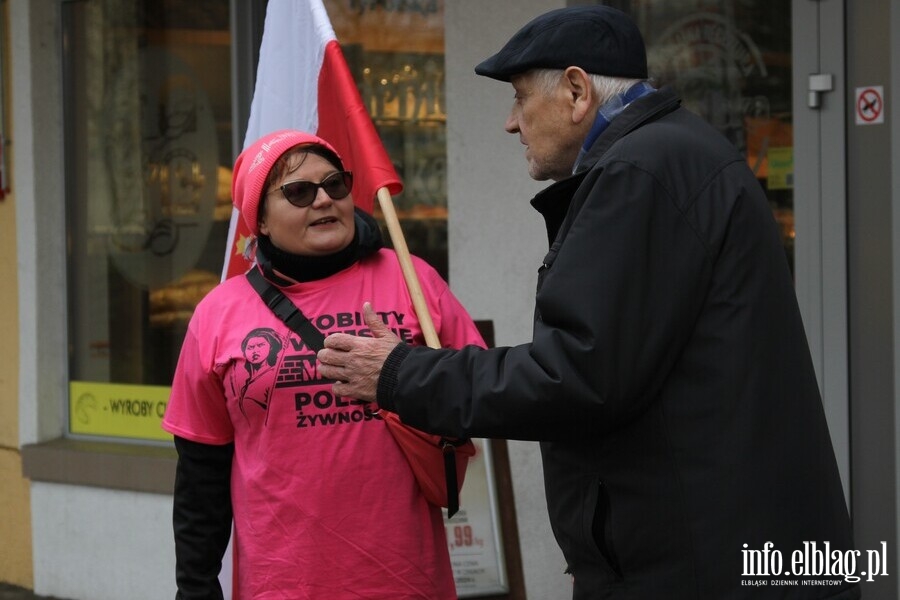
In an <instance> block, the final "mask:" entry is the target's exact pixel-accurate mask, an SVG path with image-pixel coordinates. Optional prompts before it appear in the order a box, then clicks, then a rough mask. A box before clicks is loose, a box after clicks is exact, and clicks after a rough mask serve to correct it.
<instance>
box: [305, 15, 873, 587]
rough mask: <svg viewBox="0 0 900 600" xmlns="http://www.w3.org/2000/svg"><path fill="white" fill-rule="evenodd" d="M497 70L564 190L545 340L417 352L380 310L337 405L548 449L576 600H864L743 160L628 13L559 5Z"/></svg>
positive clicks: (549, 199)
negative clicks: (343, 400)
mask: <svg viewBox="0 0 900 600" xmlns="http://www.w3.org/2000/svg"><path fill="white" fill-rule="evenodd" d="M475 72H476V73H478V74H479V75H484V76H487V77H490V78H493V79H498V80H501V81H508V82H510V83H511V84H512V86H513V88H515V102H514V104H513V108H512V112H511V114H510V116H509V119H508V120H507V122H506V126H505V127H506V130H507V131H508V132H510V133H513V134H518V136H519V139H520V140H521V142H522V143H523V144H524V145H525V147H526V148H525V157H526V159H527V161H528V171H529V174H530V175H531V177H533V178H534V179H538V180H548V179H549V180H553V181H554V183H553V184H552V185H550V186H549V187H548V188H547V189H546V190H544V191H542V192H541V193H540V194H538V195H537V196H536V197H535V198H534V199H533V200H532V205H533V206H534V207H535V208H536V209H537V210H538V212H540V213H541V214H542V216H543V217H544V220H545V221H546V225H547V232H548V235H549V239H550V248H549V252H548V253H547V255H546V256H545V258H544V260H543V264H542V265H541V266H540V270H539V274H538V289H537V294H536V298H535V301H536V310H535V320H534V337H533V340H532V342H531V343H528V344H523V345H521V346H516V347H511V348H494V349H489V350H482V349H478V348H465V349H463V350H458V351H454V350H449V349H428V348H424V347H412V346H410V345H407V344H402V343H399V340H397V338H395V337H394V336H392V335H390V334H389V333H388V332H387V331H386V330H385V329H384V327H383V326H381V324H380V323H379V322H378V321H377V319H375V318H373V317H372V312H371V307H367V308H366V310H367V313H368V314H369V315H370V325H371V327H372V330H373V334H374V337H372V338H353V337H350V336H346V335H333V336H330V337H329V338H328V340H327V341H326V349H325V350H322V351H321V352H320V354H319V359H320V361H321V363H322V365H321V369H322V370H321V372H322V374H323V375H325V376H327V377H330V378H333V379H335V380H336V381H337V382H336V383H335V384H334V391H335V392H336V393H338V394H341V395H344V396H352V397H357V398H361V399H364V400H369V401H373V402H377V404H378V405H379V406H380V407H381V408H384V409H387V410H392V411H396V412H398V413H399V414H400V416H401V418H402V419H403V420H404V421H406V422H408V423H410V424H412V425H414V426H416V427H420V428H422V429H426V430H429V431H433V432H438V433H443V434H447V435H455V436H479V437H497V438H501V437H502V438H509V439H521V440H539V441H540V442H541V450H542V456H543V463H544V478H545V488H546V494H547V504H548V508H549V512H550V515H549V516H550V522H551V524H552V526H553V531H554V533H555V535H556V539H557V541H558V543H559V545H560V547H561V548H562V550H563V553H564V555H565V558H566V560H567V562H568V572H570V573H571V574H572V576H573V578H574V598H576V599H587V598H628V599H647V600H659V599H661V598H665V599H667V600H676V599H692V600H708V599H711V598H763V597H778V598H826V597H827V598H833V599H841V600H847V599H850V598H858V597H859V588H858V586H857V585H856V584H854V583H853V580H854V578H853V577H852V576H849V575H851V574H849V573H835V572H834V571H833V570H832V571H828V573H827V574H830V575H831V576H830V577H826V576H825V575H826V572H825V571H824V570H823V569H822V566H821V565H822V563H821V562H819V563H818V565H819V566H818V567H816V566H815V565H814V564H810V562H813V561H811V560H810V558H809V557H810V556H811V554H810V552H809V551H810V550H812V551H813V553H814V552H815V551H818V552H819V555H817V556H818V557H819V558H821V556H823V555H825V554H827V555H828V556H831V557H833V556H837V555H838V554H839V555H841V556H848V554H847V553H848V552H853V550H852V540H851V531H850V524H849V518H848V515H847V509H846V506H845V503H844V496H843V494H842V490H841V484H840V480H839V477H838V472H837V467H836V463H835V459H834V453H833V450H832V447H831V441H830V438H829V434H828V428H827V425H826V421H825V416H824V412H823V409H822V405H821V399H820V396H819V392H818V387H817V384H816V379H815V375H814V372H813V367H812V362H811V360H810V354H809V349H808V346H807V342H806V337H805V333H804V330H803V325H802V323H801V320H800V313H799V310H798V307H797V302H796V297H795V294H794V289H793V285H792V281H791V275H790V272H789V269H788V265H787V261H786V259H785V255H784V250H783V248H782V246H781V242H780V238H779V235H778V233H777V229H776V226H775V222H774V219H773V217H772V214H771V211H770V209H769V207H768V203H767V201H766V197H765V195H764V194H763V191H762V189H761V188H760V186H759V183H758V182H757V181H756V179H755V178H754V176H753V174H752V173H751V171H750V170H749V168H748V167H747V164H746V161H745V160H744V158H743V157H742V156H741V155H740V154H739V153H738V152H737V150H736V149H735V148H734V147H733V146H732V145H731V144H729V142H728V141H727V140H726V139H725V138H724V137H722V136H721V135H719V133H717V132H716V131H715V130H713V129H712V128H711V127H710V126H709V125H708V124H707V123H705V122H703V121H702V120H701V119H700V118H698V117H697V116H695V115H694V114H691V113H690V112H689V111H688V110H686V109H685V108H683V107H681V106H680V102H679V99H678V98H677V97H676V96H675V94H674V93H673V92H671V91H668V90H665V89H663V90H659V91H657V90H655V89H654V88H653V87H651V86H650V85H649V84H648V82H647V77H648V75H647V65H646V53H645V48H644V43H643V40H642V39H641V35H640V33H639V31H638V30H637V28H636V26H635V25H634V23H633V22H632V21H631V20H630V19H629V18H628V17H626V16H625V15H624V14H623V13H621V12H619V11H616V10H614V9H612V8H608V7H604V6H589V7H577V8H566V9H560V10H554V11H551V12H549V13H547V14H544V15H542V16H540V17H538V18H536V19H535V20H533V21H532V22H530V23H528V24H527V25H525V27H524V28H522V29H521V30H520V31H519V32H518V33H516V34H515V35H514V36H513V37H512V39H510V40H509V42H508V43H507V44H506V45H505V46H504V47H503V48H502V49H501V50H500V51H499V52H498V53H497V54H496V55H494V56H492V57H490V58H488V59H487V60H485V61H484V62H482V63H481V64H479V65H478V66H477V67H476V68H475ZM804 552H805V554H804ZM835 553H837V554H835ZM804 557H806V558H804ZM797 558H799V561H795V560H794V559H797ZM775 559H777V561H776V560H775ZM826 562H827V560H826ZM845 564H846V563H845ZM804 568H805V570H804ZM844 570H846V569H844ZM816 571H818V572H816ZM843 575H848V576H847V577H844V576H843ZM773 576H777V577H773ZM805 576H817V577H812V578H807V577H805ZM776 579H777V580H790V579H794V580H797V581H798V586H797V587H781V586H776V584H777V583H778V582H779V581H776ZM802 579H809V580H808V581H806V582H803V581H800V580H802ZM824 579H829V580H830V581H829V582H828V585H825V584H823V580H824ZM799 584H802V585H799Z"/></svg>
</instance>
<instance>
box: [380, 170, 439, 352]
mask: <svg viewBox="0 0 900 600" xmlns="http://www.w3.org/2000/svg"><path fill="white" fill-rule="evenodd" d="M376 196H377V197H378V205H379V206H380V207H381V213H382V215H384V220H385V222H386V223H387V228H388V234H389V235H390V236H391V243H392V244H393V245H394V252H396V253H397V258H398V259H399V261H400V269H401V270H402V271H403V278H404V279H405V280H406V287H407V289H408V290H409V295H410V296H411V297H412V301H413V308H415V310H416V316H417V317H418V319H419V325H420V326H421V327H422V334H423V335H424V336H425V343H426V344H428V347H429V348H440V347H441V341H440V340H439V339H438V336H437V332H436V331H435V329H434V322H433V321H432V320H431V313H430V312H428V305H427V304H426V303H425V295H424V294H423V293H422V287H421V286H420V285H419V278H418V276H417V275H416V269H415V268H414V267H413V264H412V258H411V257H410V254H409V248H408V247H407V246H406V239H405V238H404V237H403V230H402V229H400V220H399V219H398V218H397V211H396V210H394V201H393V199H392V198H391V193H390V191H388V189H387V188H386V187H383V188H378V192H377V194H376Z"/></svg>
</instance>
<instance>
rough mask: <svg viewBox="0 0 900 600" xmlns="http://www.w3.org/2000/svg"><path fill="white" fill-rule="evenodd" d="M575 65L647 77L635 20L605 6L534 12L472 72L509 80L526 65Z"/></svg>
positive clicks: (596, 71) (591, 70)
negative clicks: (495, 51)
mask: <svg viewBox="0 0 900 600" xmlns="http://www.w3.org/2000/svg"><path fill="white" fill-rule="evenodd" d="M570 66H575V67H581V68H582V69H584V70H585V71H586V72H588V73H593V74H595V75H608V76H610V77H627V78H629V79H646V78H647V51H646V49H645V48H644V39H643V37H642V36H641V32H640V31H639V30H638V28H637V25H635V24H634V21H632V20H631V19H630V18H629V17H628V16H627V15H626V14H625V13H623V12H621V11H619V10H616V9H614V8H611V7H609V6H576V7H571V8H560V9H557V10H552V11H550V12H548V13H544V14H543V15H541V16H539V17H537V18H535V19H534V20H532V21H531V22H530V23H528V24H527V25H525V27H523V28H522V29H520V30H519V31H518V33H516V34H515V35H514V36H512V38H510V40H509V41H508V42H506V45H505V46H503V48H502V49H501V50H500V52H498V53H497V54H495V55H493V56H492V57H490V58H488V59H487V60H485V61H483V62H482V63H480V64H479V65H478V66H476V67H475V73H477V74H478V75H484V76H485V77H491V78H492V79H499V80H500V81H509V79H510V77H512V76H513V75H517V74H519V73H524V72H525V71H528V70H530V69H565V68H566V67H570Z"/></svg>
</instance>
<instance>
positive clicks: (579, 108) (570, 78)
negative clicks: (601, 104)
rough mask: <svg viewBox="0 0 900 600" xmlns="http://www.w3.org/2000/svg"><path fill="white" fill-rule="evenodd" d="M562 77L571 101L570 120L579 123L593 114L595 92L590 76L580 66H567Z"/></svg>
mask: <svg viewBox="0 0 900 600" xmlns="http://www.w3.org/2000/svg"><path fill="white" fill-rule="evenodd" d="M563 79H564V81H565V85H566V87H567V92H568V93H569V95H570V98H571V103H572V122H573V123H581V121H583V120H584V119H585V118H586V117H588V116H589V115H591V116H593V114H594V112H595V111H594V103H595V98H594V96H595V94H594V86H593V85H592V84H591V76H590V75H588V74H587V73H586V72H585V71H584V69H582V68H581V67H568V68H567V69H566V71H565V73H564V74H563Z"/></svg>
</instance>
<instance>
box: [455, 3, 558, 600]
mask: <svg viewBox="0 0 900 600" xmlns="http://www.w3.org/2000/svg"><path fill="white" fill-rule="evenodd" d="M510 6H511V3H510V2H494V3H491V2H482V1H481V0H454V1H453V2H446V3H445V11H446V14H445V19H446V34H445V35H446V38H445V45H446V48H445V51H446V57H445V61H446V80H447V163H448V168H447V171H448V176H447V181H448V190H447V191H448V207H449V215H450V216H449V224H448V227H449V229H448V235H449V247H450V275H449V278H450V284H451V286H453V290H454V292H455V293H456V294H457V296H458V297H459V298H460V299H461V301H462V302H463V304H464V305H465V306H466V307H467V308H468V309H469V311H470V312H471V314H472V316H473V317H474V318H476V319H490V320H492V321H493V322H494V327H495V333H496V335H495V338H496V340H495V341H496V343H497V345H500V346H505V345H514V344H519V343H523V342H527V341H530V340H531V330H532V317H533V314H534V289H535V285H536V282H537V269H538V267H539V266H540V265H541V259H542V258H543V256H544V254H546V252H547V247H548V242H547V233H546V230H545V228H544V223H543V219H542V218H541V217H540V215H538V213H537V212H535V210H534V209H532V207H531V205H530V204H529V200H531V198H532V197H533V196H534V194H535V193H537V192H538V191H539V190H540V189H542V188H543V187H546V182H543V183H537V182H534V181H532V180H531V178H530V177H529V176H528V171H527V165H526V162H525V155H524V147H523V146H522V145H521V144H520V143H519V138H518V136H515V135H510V134H508V133H506V132H505V131H504V130H503V124H504V122H505V121H506V117H507V115H508V114H509V109H510V108H511V106H512V98H513V89H512V86H511V85H509V84H507V83H502V82H498V81H494V80H492V79H487V78H485V77H479V76H477V75H475V72H474V67H475V65H476V64H477V63H479V62H480V61H482V60H484V59H485V58H487V57H488V56H490V55H492V54H493V53H494V52H496V51H498V50H499V49H500V47H501V46H502V45H503V44H504V43H505V42H506V40H508V39H509V38H510V37H511V36H512V35H513V34H514V33H515V32H516V31H517V30H518V29H519V28H520V27H521V26H522V25H524V24H525V23H526V22H527V21H528V20H530V19H531V18H533V17H535V16H537V15H538V14H540V13H543V12H546V11H547V10H550V9H553V8H559V7H562V6H565V2H563V1H561V0H556V1H554V0H521V1H518V2H516V3H515V10H514V11H511V10H510ZM509 460H510V470H511V473H512V481H513V492H514V495H515V498H516V516H517V520H518V530H519V540H520V547H521V550H522V570H523V572H524V575H525V588H526V590H527V593H528V597H529V598H564V597H566V596H567V594H568V591H567V590H570V589H571V581H570V579H569V576H568V575H565V574H564V571H565V568H566V563H565V561H564V560H563V556H562V553H561V551H560V550H559V547H558V546H557V544H556V540H555V539H554V537H553V532H552V531H551V529H550V523H549V521H548V518H547V505H546V501H545V498H544V486H543V475H542V467H541V458H540V450H539V447H538V444H537V443H535V442H518V441H510V442H509Z"/></svg>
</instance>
